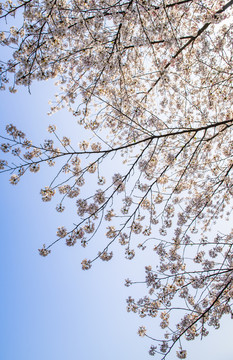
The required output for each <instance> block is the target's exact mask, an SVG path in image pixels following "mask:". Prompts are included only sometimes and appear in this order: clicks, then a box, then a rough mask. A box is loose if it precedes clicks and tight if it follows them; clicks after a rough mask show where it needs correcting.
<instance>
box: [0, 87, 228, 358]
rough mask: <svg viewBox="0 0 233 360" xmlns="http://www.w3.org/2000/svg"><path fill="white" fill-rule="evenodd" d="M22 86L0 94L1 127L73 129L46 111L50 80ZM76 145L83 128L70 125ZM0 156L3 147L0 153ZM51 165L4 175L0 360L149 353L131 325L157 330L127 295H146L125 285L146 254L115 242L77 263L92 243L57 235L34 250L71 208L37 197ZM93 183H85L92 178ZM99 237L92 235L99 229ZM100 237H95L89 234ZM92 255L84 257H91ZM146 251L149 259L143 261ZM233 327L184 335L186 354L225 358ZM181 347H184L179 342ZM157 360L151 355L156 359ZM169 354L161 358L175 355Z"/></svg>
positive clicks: (140, 270)
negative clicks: (87, 265) (15, 178)
mask: <svg viewBox="0 0 233 360" xmlns="http://www.w3.org/2000/svg"><path fill="white" fill-rule="evenodd" d="M31 92H32V95H30V94H29V93H28V92H27V89H25V88H20V90H19V92H18V93H17V94H15V95H12V94H9V93H7V92H4V93H1V94H0V96H1V100H0V114H1V120H0V132H1V134H2V133H3V130H4V128H5V125H6V124H8V123H13V124H15V125H16V126H17V127H18V128H19V129H20V130H22V131H24V132H26V135H28V137H29V138H30V137H31V138H33V139H34V140H35V141H38V143H39V142H42V140H43V139H44V138H48V137H49V136H48V133H47V131H46V129H47V127H48V125H49V124H53V123H55V124H56V125H57V127H58V130H59V131H60V134H62V135H63V132H65V133H64V135H66V134H67V135H69V131H72V132H73V133H74V130H73V129H74V128H73V126H74V122H75V119H73V118H72V116H71V115H70V114H69V113H68V112H66V111H62V112H60V113H58V114H55V115H54V116H53V117H48V116H47V115H46V113H47V111H48V109H49V107H48V99H49V98H52V95H53V93H54V90H53V87H52V85H51V83H49V82H47V83H43V84H42V83H35V84H34V85H33V86H32V88H31ZM75 129H76V130H75V131H76V133H75V134H77V143H78V142H79V141H80V140H81V139H80V138H81V137H82V136H83V135H82V131H81V130H80V129H79V128H78V126H77V127H75ZM0 158H2V155H1V154H0ZM50 170H51V169H50V168H49V167H45V169H44V170H42V171H41V172H39V174H28V176H25V177H23V178H22V179H21V181H20V182H19V184H18V185H17V186H12V185H10V183H9V174H1V176H0V183H1V203H0V204H1V206H0V211H1V214H0V222H1V254H2V256H1V262H0V267H1V269H0V276H1V306H0V312H1V334H0V358H1V359H4V360H42V359H43V360H53V359H56V360H64V359H68V360H79V359H82V360H89V359H95V360H109V359H111V360H120V359H121V360H129V359H134V360H142V359H143V360H147V359H152V357H151V356H149V355H148V349H149V346H150V345H151V341H150V340H148V339H146V338H140V337H139V336H138V335H137V330H138V327H139V326H140V325H143V324H146V326H148V328H150V329H151V331H150V333H151V335H154V336H156V335H157V333H159V329H158V328H157V324H155V322H154V321H153V319H152V320H150V321H148V322H147V321H146V320H144V319H140V318H138V317H137V315H135V314H132V313H129V314H128V313H127V312H126V303H125V299H126V298H127V297H128V296H129V295H131V294H137V297H140V296H141V295H146V292H145V291H140V289H141V288H140V287H138V288H136V289H135V288H126V287H125V286H124V279H125V278H128V277H129V278H133V279H137V280H143V279H144V266H145V265H146V264H148V265H149V264H151V265H153V264H152V263H151V262H152V261H153V259H152V257H151V255H150V254H148V253H146V254H144V255H143V256H144V258H142V257H141V258H140V257H139V258H138V259H135V260H133V261H127V260H125V259H124V253H123V250H122V249H120V247H119V246H118V247H117V250H116V252H115V257H114V258H113V260H112V261H110V262H109V263H104V262H102V261H100V262H96V263H95V264H94V266H93V268H92V269H91V270H89V271H86V272H84V271H82V270H81V266H80V262H81V260H82V259H83V258H85V257H87V258H91V255H94V254H95V251H96V249H98V246H97V248H94V249H91V248H90V249H89V248H87V249H83V248H81V247H79V246H76V247H74V248H68V247H67V246H66V245H65V244H64V243H62V242H60V243H58V244H57V245H56V246H55V247H53V248H52V253H51V254H50V256H48V257H47V258H42V257H40V256H39V255H38V250H37V249H38V248H40V247H41V246H42V244H43V243H46V244H48V243H50V242H52V241H53V240H54V239H55V234H56V228H57V227H58V226H59V225H66V224H69V222H70V217H71V216H73V215H71V214H70V213H69V211H67V212H66V213H64V215H63V214H62V215H61V214H58V213H57V212H56V211H55V206H56V202H52V203H43V202H42V201H41V196H40V194H39V192H40V189H41V188H42V187H44V186H46V185H48V184H49V179H51V178H52V177H51V175H50ZM90 186H91V184H90ZM97 237H98V235H97ZM96 241H97V245H98V241H99V242H101V236H100V235H99V238H97V239H96ZM90 254H91V255H90ZM147 256H148V259H149V263H147V262H146V259H147ZM232 330H233V326H232V321H231V320H230V319H229V318H225V319H223V323H222V326H221V328H220V329H219V330H214V329H212V330H211V333H210V335H209V336H208V337H207V338H205V339H204V340H202V341H200V340H196V341H194V342H191V343H185V346H184V348H186V349H188V350H190V351H189V356H188V359H190V360H196V359H211V360H220V359H224V360H232V359H233V350H232V340H233V331H232ZM186 345H187V346H186ZM155 358H156V359H158V357H155ZM175 358H176V356H175V353H174V352H173V353H172V354H171V356H170V357H168V359H175Z"/></svg>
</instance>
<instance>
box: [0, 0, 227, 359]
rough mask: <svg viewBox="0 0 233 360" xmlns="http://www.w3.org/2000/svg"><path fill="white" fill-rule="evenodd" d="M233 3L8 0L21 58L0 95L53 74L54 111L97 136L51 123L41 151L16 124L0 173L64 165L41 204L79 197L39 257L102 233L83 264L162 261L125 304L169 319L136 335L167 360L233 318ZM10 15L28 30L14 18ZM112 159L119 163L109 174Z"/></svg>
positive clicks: (3, 35)
mask: <svg viewBox="0 0 233 360" xmlns="http://www.w3.org/2000/svg"><path fill="white" fill-rule="evenodd" d="M232 9H233V0H231V1H227V0H225V1H222V0H180V1H178V0H128V1H126V0H125V1H124V0H118V1H116V0H108V1H104V0H86V1H84V0H67V1H66V0H45V1H40V0H27V1H22V0H20V1H18V2H17V4H13V3H12V1H11V0H8V1H6V2H5V3H2V4H1V15H0V18H1V20H2V22H1V32H0V41H1V45H2V49H3V50H4V49H7V52H6V54H7V55H6V56H8V55H9V53H11V55H9V56H11V58H10V60H5V59H3V60H2V61H1V62H0V81H1V84H0V86H1V89H2V90H4V89H8V90H9V91H10V92H12V93H15V92H16V91H17V89H18V88H19V86H20V85H24V86H26V87H28V90H29V91H30V87H31V84H32V82H33V81H35V80H47V79H55V81H56V85H57V86H58V88H59V93H58V94H57V95H56V96H55V98H54V100H53V101H52V102H51V114H52V113H54V112H56V111H58V110H60V109H62V108H64V107H67V108H68V109H69V111H71V112H72V114H73V115H74V118H75V121H77V122H78V126H83V127H84V128H85V129H88V130H89V131H91V133H92V134H93V137H92V140H88V139H87V140H85V141H82V142H80V143H79V145H78V147H77V146H76V145H74V144H73V143H72V141H71V140H70V139H69V138H68V137H67V136H65V134H64V136H63V135H62V136H60V135H59V132H58V131H57V130H56V126H55V125H50V126H49V128H48V131H49V133H50V135H51V138H50V139H46V140H44V141H43V142H42V143H41V144H39V145H38V144H34V143H32V142H31V141H30V139H28V138H27V137H26V135H25V134H24V133H23V132H22V131H21V130H18V129H17V128H16V126H15V125H12V124H10V125H8V126H7V127H6V134H2V135H1V139H2V141H3V143H2V144H1V150H2V151H3V153H4V155H5V156H4V159H3V160H1V161H0V171H1V172H9V173H10V182H11V183H12V184H13V185H15V184H17V183H18V182H19V180H21V177H22V176H24V175H25V174H26V173H28V172H32V173H36V172H38V171H39V170H40V167H42V166H46V165H48V166H51V167H56V176H54V177H53V178H52V179H51V180H50V183H49V184H48V186H47V187H45V188H43V189H41V196H42V200H43V201H45V202H47V201H50V200H52V198H57V197H59V201H58V204H57V206H56V210H57V211H58V212H63V211H64V209H65V205H66V201H67V198H72V199H74V201H75V204H76V209H77V217H76V218H77V221H76V224H75V226H74V227H73V228H71V229H66V227H65V226H61V227H59V228H58V229H57V237H56V238H55V239H54V241H53V242H52V243H50V244H46V245H43V247H42V248H41V249H40V250H39V253H40V255H42V256H47V255H48V254H49V253H50V251H51V247H52V246H54V245H55V244H56V243H57V242H58V241H64V242H65V243H66V244H67V245H68V246H73V245H75V244H76V243H80V244H81V246H83V247H86V246H87V245H88V244H89V243H90V242H91V241H95V240H96V239H97V236H96V234H97V233H98V231H100V229H102V228H106V236H105V239H103V241H102V242H101V243H100V244H99V247H100V250H99V252H98V253H97V254H96V257H95V258H93V259H90V260H88V259H84V260H83V261H82V268H83V269H84V270H87V269H89V268H90V267H91V266H92V265H93V263H94V262H95V261H96V260H97V259H101V260H103V261H109V260H110V259H111V258H112V256H113V251H112V250H111V245H112V244H113V242H119V243H120V244H121V245H122V246H123V247H124V248H125V256H126V258H128V259H129V260H130V259H133V258H134V256H135V254H136V255H137V256H140V255H139V252H140V250H142V251H143V250H144V249H146V248H148V249H149V250H150V251H154V254H155V263H154V265H155V266H156V267H155V268H153V267H152V266H150V265H147V266H146V267H145V280H144V281H143V283H144V284H145V286H146V287H147V293H148V295H146V296H144V297H142V298H140V299H138V300H135V299H133V298H132V297H129V298H128V299H127V310H128V311H132V312H134V313H137V314H138V315H139V316H140V317H142V318H144V317H146V316H148V317H152V318H157V319H159V318H160V320H159V325H160V327H161V329H162V330H164V337H163V338H162V339H157V338H153V336H151V335H148V333H147V330H146V328H145V327H144V326H141V327H140V328H139V330H138V333H139V335H140V336H146V337H149V338H151V340H152V341H153V344H152V346H151V348H150V350H149V353H150V354H151V355H155V354H160V358H161V359H165V358H166V357H167V355H168V354H169V353H170V351H171V350H172V349H173V348H174V347H176V354H177V357H178V358H180V359H184V358H186V356H187V352H186V350H185V349H184V348H183V347H182V342H181V341H182V339H186V340H194V339H195V338H196V337H197V336H200V337H201V338H202V337H204V336H206V335H208V329H209V327H210V326H213V327H214V328H218V327H219V326H220V320H221V317H222V315H223V314H230V315H231V316H232V315H233V313H232V299H233V283H232V281H233V251H232V245H233V230H232V231H230V232H228V233H223V232H222V227H221V222H223V220H229V219H230V217H231V214H232V201H231V198H232V195H233V180H232V168H233V157H232V156H233V145H232V125H233V113H232V108H231V106H232V78H233V73H232V60H233V48H232V38H233V26H232V15H233V13H232ZM12 17H13V19H14V21H15V23H16V24H17V27H16V26H11V25H8V23H9V22H12ZM9 19H11V20H10V21H9ZM3 54H4V51H3ZM93 139H94V140H93ZM12 156H14V160H12ZM7 158H8V159H7ZM113 158H114V161H115V163H116V164H119V165H118V166H119V171H116V172H113V173H111V172H110V171H107V169H108V165H107V164H108V161H110V160H111V159H113ZM7 160H8V161H7ZM16 160H17V161H16ZM90 181H91V183H92V184H96V186H92V188H91V189H90V187H89V188H88V183H89V182H90ZM83 189H88V194H89V195H88V197H86V196H83V195H82V193H83ZM210 229H212V231H211V233H210V232H209V230H210ZM96 241H97V240H96ZM136 283H137V281H136V280H134V279H133V280H130V279H127V280H126V284H125V285H126V286H131V285H132V284H136ZM155 321H156V320H155Z"/></svg>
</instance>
